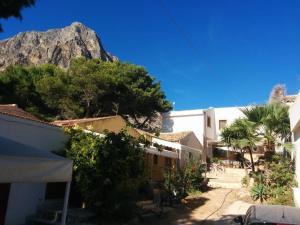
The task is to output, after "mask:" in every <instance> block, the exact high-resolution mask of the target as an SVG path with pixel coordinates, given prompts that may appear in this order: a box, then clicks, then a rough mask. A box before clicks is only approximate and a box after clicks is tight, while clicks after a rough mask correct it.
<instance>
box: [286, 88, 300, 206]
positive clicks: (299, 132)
mask: <svg viewBox="0 0 300 225" xmlns="http://www.w3.org/2000/svg"><path fill="white" fill-rule="evenodd" d="M289 114H290V121H291V130H292V134H293V135H292V139H293V143H294V154H293V156H294V158H295V163H296V180H297V182H298V187H296V188H294V201H295V205H296V206H297V207H300V92H299V94H298V96H297V98H296V101H295V103H294V104H293V105H291V106H290V110H289Z"/></svg>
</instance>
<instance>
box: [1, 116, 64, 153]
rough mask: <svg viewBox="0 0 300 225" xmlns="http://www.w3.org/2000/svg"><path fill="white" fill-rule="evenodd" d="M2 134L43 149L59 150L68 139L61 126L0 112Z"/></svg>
mask: <svg viewBox="0 0 300 225" xmlns="http://www.w3.org/2000/svg"><path fill="white" fill-rule="evenodd" d="M0 136H1V137H5V138H8V139H11V140H14V141H16V142H19V143H22V144H26V145H29V146H33V147H35V148H38V149H42V150H47V151H51V150H58V149H60V148H62V147H63V146H64V143H65V141H66V140H67V139H66V136H65V134H64V133H63V131H62V130H61V128H59V127H56V126H52V125H47V124H43V123H39V122H35V121H30V120H26V119H22V118H16V117H13V116H8V115H2V114H0Z"/></svg>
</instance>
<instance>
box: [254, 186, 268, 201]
mask: <svg viewBox="0 0 300 225" xmlns="http://www.w3.org/2000/svg"><path fill="white" fill-rule="evenodd" d="M251 197H252V199H253V200H255V201H256V200H259V201H260V202H261V203H263V201H266V200H267V199H268V190H267V186H265V185H264V184H263V183H257V184H255V185H254V186H253V188H252V189H251Z"/></svg>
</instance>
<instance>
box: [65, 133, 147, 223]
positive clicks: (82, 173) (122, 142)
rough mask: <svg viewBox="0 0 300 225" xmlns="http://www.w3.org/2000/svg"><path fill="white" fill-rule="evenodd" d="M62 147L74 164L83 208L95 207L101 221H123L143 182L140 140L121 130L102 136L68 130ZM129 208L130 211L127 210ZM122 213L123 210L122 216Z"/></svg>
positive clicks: (142, 155) (145, 178)
mask: <svg viewBox="0 0 300 225" xmlns="http://www.w3.org/2000/svg"><path fill="white" fill-rule="evenodd" d="M67 133H68V134H69V136H70V139H69V143H68V145H67V147H66V153H67V156H68V158H70V159H72V160H73V162H74V178H75V182H76V184H77V186H78V188H79V190H80V193H81V195H82V196H83V200H84V201H85V203H86V204H87V206H96V205H97V207H96V208H97V210H98V212H99V215H101V216H102V217H108V218H109V217H112V216H115V215H118V216H117V217H115V219H127V218H129V216H130V212H132V211H133V210H134V207H132V204H131V203H132V201H133V200H134V199H135V197H136V196H137V193H138V189H139V187H140V186H141V185H142V184H143V183H144V182H146V180H147V174H146V171H145V166H144V154H145V152H144V148H143V147H142V145H141V143H144V144H145V145H148V143H147V142H146V141H145V139H144V138H142V137H141V138H139V139H136V138H133V137H132V136H130V135H129V134H128V133H127V132H126V131H125V130H123V131H121V132H120V133H118V134H116V133H112V132H106V133H105V135H103V136H97V135H95V134H93V133H87V132H84V131H82V130H80V129H69V130H67ZM129 205H131V206H130V207H128V206H129ZM124 209H128V210H129V209H130V210H129V211H128V210H126V213H124V212H125V211H124Z"/></svg>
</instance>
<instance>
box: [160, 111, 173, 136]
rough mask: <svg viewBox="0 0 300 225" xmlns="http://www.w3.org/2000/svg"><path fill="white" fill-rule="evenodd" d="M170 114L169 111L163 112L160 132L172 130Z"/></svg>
mask: <svg viewBox="0 0 300 225" xmlns="http://www.w3.org/2000/svg"><path fill="white" fill-rule="evenodd" d="M170 114H171V113H170V112H168V113H164V114H163V124H162V132H165V133H172V132H173V126H174V121H173V119H172V118H171V117H170Z"/></svg>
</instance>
